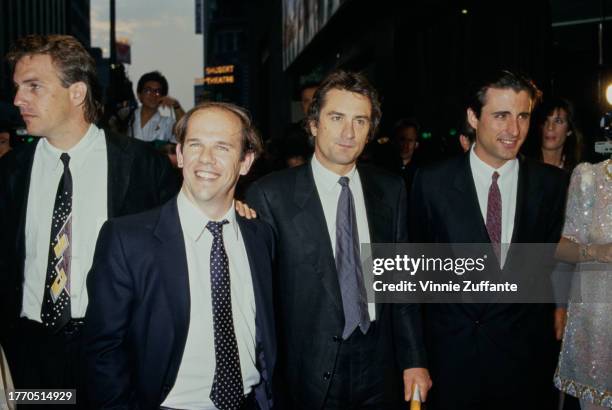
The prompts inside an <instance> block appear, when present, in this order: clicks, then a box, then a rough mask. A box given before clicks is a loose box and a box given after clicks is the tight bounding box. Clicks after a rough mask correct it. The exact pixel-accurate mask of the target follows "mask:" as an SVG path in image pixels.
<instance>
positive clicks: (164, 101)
mask: <svg viewBox="0 0 612 410" xmlns="http://www.w3.org/2000/svg"><path fill="white" fill-rule="evenodd" d="M159 105H161V106H162V107H169V108H174V107H177V109H179V108H181V104H180V103H179V102H178V101H177V100H176V99H174V98H172V97H170V96H169V95H166V96H164V97H161V98H160V99H159Z"/></svg>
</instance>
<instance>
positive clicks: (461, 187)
mask: <svg viewBox="0 0 612 410" xmlns="http://www.w3.org/2000/svg"><path fill="white" fill-rule="evenodd" d="M464 159H465V162H464V163H463V166H462V167H460V169H459V172H457V174H455V179H454V181H453V187H454V189H455V190H457V191H458V195H453V196H451V197H452V198H457V199H458V201H457V203H456V204H454V205H455V206H456V207H457V208H456V209H458V210H459V213H460V214H461V215H462V216H463V217H464V218H465V219H466V220H468V221H472V222H471V223H470V225H472V226H473V227H474V228H473V229H474V241H473V242H474V243H487V242H491V239H490V238H489V233H488V232H487V227H486V225H485V221H484V219H483V217H482V211H481V209H480V203H479V202H478V194H477V193H476V185H475V184H474V176H473V175H472V168H471V166H470V155H469V152H468V153H467V154H465V157H464Z"/></svg>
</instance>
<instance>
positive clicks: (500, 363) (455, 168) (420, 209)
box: [410, 153, 568, 410]
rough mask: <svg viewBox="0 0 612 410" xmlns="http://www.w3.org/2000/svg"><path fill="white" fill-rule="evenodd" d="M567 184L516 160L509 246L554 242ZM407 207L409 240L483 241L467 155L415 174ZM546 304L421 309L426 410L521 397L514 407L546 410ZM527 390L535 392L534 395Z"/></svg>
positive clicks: (514, 260) (549, 327) (549, 352)
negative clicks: (427, 389) (427, 384)
mask: <svg viewBox="0 0 612 410" xmlns="http://www.w3.org/2000/svg"><path fill="white" fill-rule="evenodd" d="M567 183H568V181H567V176H566V175H565V174H564V173H563V172H562V171H561V170H559V169H556V168H554V167H550V166H548V165H543V164H540V163H537V162H535V161H532V160H529V159H526V158H523V157H520V158H519V176H518V188H517V198H516V214H515V220H514V231H513V234H512V243H553V244H554V243H557V242H558V241H559V239H560V234H561V228H562V224H563V212H564V207H565V193H566V187H567ZM410 210H411V217H410V234H411V238H410V239H411V242H415V243H489V242H490V239H489V236H488V234H487V230H486V226H485V222H484V219H483V217H482V213H481V211H480V206H479V203H478V196H477V194H476V187H475V185H474V181H473V178H472V172H471V168H470V162H469V153H467V154H465V155H463V156H460V157H457V158H453V159H450V160H448V161H445V162H442V163H439V164H436V165H433V166H430V167H428V168H425V169H422V170H421V171H419V172H418V173H417V176H416V178H415V181H414V186H413V190H412V196H411V208H410ZM518 259H519V258H518V257H517V256H516V254H513V249H512V246H510V249H509V251H508V256H507V259H506V262H505V265H504V271H506V270H507V269H510V270H511V269H514V268H515V266H518V264H520V263H523V262H524V261H520V260H518ZM542 274H543V275H545V274H546V272H542ZM553 307H554V306H553V305H552V304H502V303H498V304H437V305H436V304H430V305H425V307H424V309H423V310H424V313H425V334H426V344H427V352H428V358H429V363H430V372H431V376H432V380H433V384H434V385H433V389H432V390H431V392H430V396H429V399H428V402H429V406H430V407H429V408H432V409H444V410H448V409H461V408H466V409H467V408H476V407H477V406H478V404H479V403H481V404H482V403H496V407H495V408H502V407H503V405H504V403H505V404H508V405H511V406H513V405H515V404H516V402H513V400H517V399H518V398H520V397H526V396H528V397H529V399H527V398H525V400H524V401H522V402H521V406H527V407H526V408H529V406H530V405H535V406H536V407H537V406H539V405H541V406H542V407H540V408H546V406H547V405H549V404H550V401H547V400H548V398H550V395H549V393H550V387H552V386H551V383H552V372H553V370H554V365H555V348H554V332H553V311H552V309H553ZM530 392H534V394H536V395H537V394H539V398H537V399H536V398H534V397H532V396H531V395H530ZM545 396H546V397H545ZM532 399H533V400H541V401H540V402H539V404H537V405H536V404H535V402H534V401H531V402H530V400H532ZM511 403H514V404H511ZM500 406H501V407H500ZM485 407H486V405H485ZM503 408H505V407H503Z"/></svg>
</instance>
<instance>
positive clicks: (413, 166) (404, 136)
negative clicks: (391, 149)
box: [392, 118, 419, 192]
mask: <svg viewBox="0 0 612 410" xmlns="http://www.w3.org/2000/svg"><path fill="white" fill-rule="evenodd" d="M392 135H393V140H394V142H395V144H396V145H397V147H398V150H399V154H400V158H401V161H402V162H401V164H400V173H401V175H402V178H404V181H406V188H407V189H408V192H410V187H411V186H412V180H413V179H414V174H415V173H416V170H417V168H418V165H419V164H418V163H417V161H416V158H415V153H416V151H417V149H418V148H419V123H418V122H416V120H414V119H406V118H404V119H401V120H399V121H397V122H396V123H395V126H394V127H393V133H392Z"/></svg>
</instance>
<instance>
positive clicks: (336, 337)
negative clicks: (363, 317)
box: [332, 336, 342, 343]
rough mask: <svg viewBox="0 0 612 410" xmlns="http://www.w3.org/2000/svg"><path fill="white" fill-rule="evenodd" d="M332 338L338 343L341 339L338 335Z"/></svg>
mask: <svg viewBox="0 0 612 410" xmlns="http://www.w3.org/2000/svg"><path fill="white" fill-rule="evenodd" d="M332 340H333V341H334V342H336V343H340V342H341V341H342V338H341V337H340V336H334V337H332Z"/></svg>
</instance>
